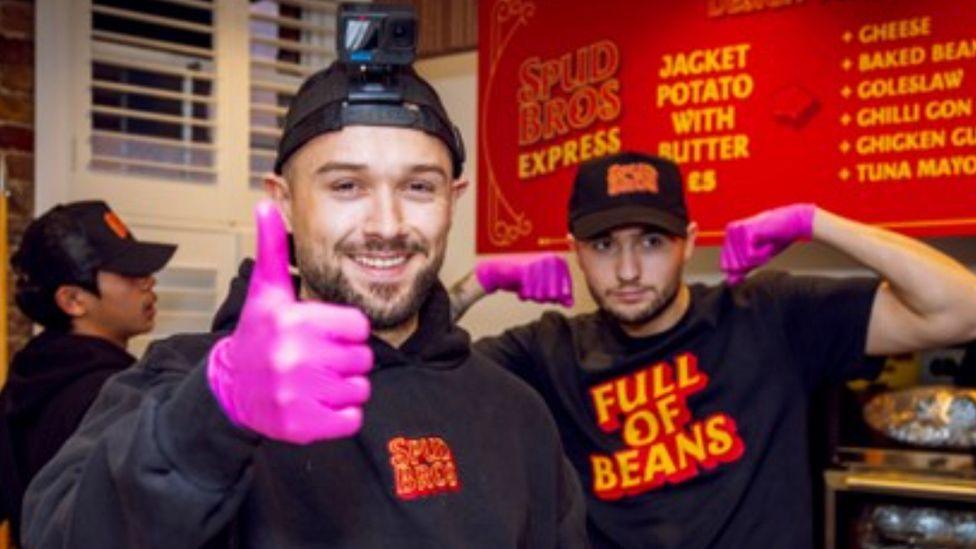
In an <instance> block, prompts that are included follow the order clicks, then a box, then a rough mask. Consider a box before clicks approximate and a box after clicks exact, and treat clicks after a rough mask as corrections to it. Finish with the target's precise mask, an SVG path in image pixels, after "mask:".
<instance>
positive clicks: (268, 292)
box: [207, 200, 373, 444]
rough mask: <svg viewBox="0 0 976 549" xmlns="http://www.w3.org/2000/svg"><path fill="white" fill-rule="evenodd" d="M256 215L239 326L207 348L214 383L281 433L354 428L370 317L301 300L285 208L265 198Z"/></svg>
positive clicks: (266, 430) (294, 437) (256, 426)
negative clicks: (251, 268) (291, 267)
mask: <svg viewBox="0 0 976 549" xmlns="http://www.w3.org/2000/svg"><path fill="white" fill-rule="evenodd" d="M254 216H255V221H256V222H257V259H256V260H255V265H254V271H253V273H252V274H251V282H250V286H249V287H248V291H247V301H245V303H244V309H243V311H242V312H241V317H240V321H239V322H238V324H237V328H236V329H235V330H234V333H232V334H231V335H229V336H227V337H225V338H223V339H221V340H220V341H218V342H217V344H216V345H215V346H214V348H213V349H212V350H211V352H210V357H209V360H208V362H207V379H208V381H209V382H210V388H211V390H212V391H213V393H214V395H215V396H216V398H217V401H218V402H219V403H220V406H221V407H222V408H223V409H224V412H226V414H227V417H229V418H230V420H231V421H233V422H234V423H235V424H237V425H240V426H243V427H246V428H248V429H251V430H252V431H255V432H256V433H258V434H261V435H264V436H266V437H268V438H271V439H274V440H279V441H284V442H291V443H295V444H308V443H311V442H315V441H317V440H325V439H332V438H339V437H345V436H349V435H353V434H355V433H356V432H357V431H359V428H360V427H361V426H362V422H363V413H362V406H363V404H364V403H365V402H366V401H367V400H368V399H369V392H370V386H369V381H368V380H367V379H366V377H365V376H366V373H367V372H368V371H369V370H370V368H372V366H373V353H372V351H371V350H370V348H369V347H368V346H367V345H366V340H367V338H368V337H369V332H370V326H369V320H367V318H366V316H365V315H363V313H362V312H360V311H359V310H357V309H354V308H352V307H344V306H339V305H331V304H328V303H321V302H310V301H304V302H300V301H298V300H297V299H296V298H295V290H294V287H293V285H292V280H291V276H290V275H289V273H288V244H287V241H286V239H285V227H284V224H283V222H282V220H281V215H280V214H279V213H278V210H277V209H276V208H275V206H274V205H273V204H272V203H271V202H270V201H268V200H265V201H262V202H261V203H260V204H258V205H257V207H255V209H254Z"/></svg>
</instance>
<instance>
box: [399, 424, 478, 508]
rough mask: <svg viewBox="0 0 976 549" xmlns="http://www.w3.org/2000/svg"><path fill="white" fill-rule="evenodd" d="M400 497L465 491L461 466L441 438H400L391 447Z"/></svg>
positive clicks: (413, 497)
mask: <svg viewBox="0 0 976 549" xmlns="http://www.w3.org/2000/svg"><path fill="white" fill-rule="evenodd" d="M387 449H388V450H389V451H390V465H391V466H393V479H394V482H395V484H396V486H395V490H396V495H397V497H399V498H400V499H405V500H410V499H415V498H420V497H427V496H433V495H437V494H441V493H444V492H457V491H459V490H460V489H461V479H460V478H459V477H458V468H457V463H456V462H455V461H454V454H453V453H452V452H451V448H450V447H449V446H448V445H447V442H445V441H444V439H442V438H441V437H420V438H406V437H396V438H394V439H391V440H390V442H389V444H388V445H387Z"/></svg>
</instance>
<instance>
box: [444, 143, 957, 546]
mask: <svg viewBox="0 0 976 549" xmlns="http://www.w3.org/2000/svg"><path fill="white" fill-rule="evenodd" d="M569 230H570V232H571V233H572V236H573V242H572V249H573V251H574V252H575V255H576V259H577V262H578V264H579V267H580V270H581V271H582V273H583V276H584V277H585V279H586V284H587V286H588V288H589V291H590V294H591V295H592V296H593V299H594V300H595V301H596V303H597V305H598V306H599V310H597V311H596V312H593V313H588V314H582V315H577V316H573V317H567V316H565V315H563V314H561V313H559V312H546V313H545V314H544V315H543V317H542V318H541V319H540V320H538V321H536V322H532V323H530V324H527V325H524V326H520V327H516V328H512V329H509V330H507V331H505V332H504V333H502V334H501V335H500V336H498V337H489V338H485V339H482V340H480V341H478V342H476V343H475V350H476V351H478V352H480V353H481V354H483V355H485V356H487V357H488V358H491V359H492V360H493V361H495V362H497V363H499V364H502V365H504V366H505V367H506V368H507V369H508V370H510V371H512V372H514V373H515V374H517V375H519V376H521V377H522V378H523V379H525V380H526V381H527V382H529V383H530V384H531V385H533V386H534V387H535V388H536V389H537V390H538V391H539V393H540V394H541V395H542V396H543V397H544V398H545V399H546V402H547V403H548V405H549V408H550V410H551V411H552V412H553V415H554V416H555V418H556V421H557V423H558V424H559V428H560V433H561V436H562V439H563V444H564V446H565V448H566V452H567V454H568V455H569V457H570V460H571V461H572V462H573V465H574V466H575V469H576V471H577V473H578V474H579V476H580V478H581V480H582V484H583V485H584V487H585V492H586V494H587V507H588V514H589V528H590V537H591V541H592V542H593V544H594V546H595V547H624V548H641V547H654V548H682V549H694V548H704V547H712V548H723V549H724V548H729V547H776V548H779V547H789V548H791V549H796V548H799V549H802V548H805V547H812V544H813V539H814V536H813V532H812V519H811V516H812V509H811V501H812V495H811V486H810V484H811V477H810V471H809V463H808V461H809V456H808V451H807V444H808V437H807V429H808V423H807V419H808V416H807V414H808V409H809V407H808V400H809V398H810V395H811V393H812V392H813V391H814V390H815V389H816V388H818V387H820V386H822V385H824V384H827V383H840V382H842V381H843V380H846V379H849V378H854V377H867V378H873V377H874V376H875V375H876V374H877V373H878V368H879V367H880V365H881V362H880V361H878V360H873V359H871V358H868V357H879V356H884V355H890V354H896V353H903V352H907V351H914V350H919V349H924V348H931V347H941V346H944V345H950V344H954V343H958V342H962V341H967V340H971V339H973V338H974V337H976V276H974V275H973V273H971V272H970V271H968V270H967V269H966V268H964V267H963V266H962V265H960V264H959V263H957V262H956V261H954V260H952V259H951V258H949V257H947V256H946V255H944V254H942V253H940V252H938V251H936V250H934V249H932V248H931V247H929V246H926V245H925V244H922V243H921V242H918V241H917V240H913V239H911V238H907V237H905V236H901V235H898V234H895V233H892V232H889V231H886V230H882V229H879V228H876V227H872V226H868V225H864V224H861V223H858V222H855V221H852V220H849V219H845V218H842V217H840V216H838V215H835V214H832V213H830V212H828V211H826V210H823V209H821V208H818V207H816V206H814V205H812V204H794V205H790V206H784V207H780V208H775V209H772V210H768V211H765V212H762V213H760V214H758V215H756V216H753V217H750V218H748V219H744V220H740V221H736V222H733V223H731V224H729V226H728V227H727V228H726V235H725V242H724V245H723V247H722V251H721V268H722V270H723V271H724V272H725V274H726V277H727V281H726V283H724V284H720V285H716V286H706V285H702V284H693V285H688V284H686V283H685V281H684V279H683V270H684V267H685V265H686V264H687V262H688V261H689V259H690V258H691V256H692V253H693V251H694V246H695V236H696V233H697V226H696V224H695V223H694V222H693V221H691V220H690V219H689V217H688V212H687V209H686V206H685V199H684V192H683V184H682V180H681V176H680V172H679V170H678V167H677V166H676V165H675V164H674V163H672V162H670V161H667V160H664V159H661V158H658V157H654V156H650V155H645V154H641V153H632V152H626V153H620V154H617V155H613V156H609V157H605V158H602V159H598V160H594V161H590V162H588V163H585V164H583V165H581V166H580V168H579V170H578V173H577V175H576V178H575V182H574V185H573V192H572V196H571V198H570V202H569ZM805 240H816V241H818V242H820V243H822V244H825V245H827V246H830V247H832V248H834V249H836V250H839V251H841V252H843V253H845V254H847V255H849V256H850V257H852V258H854V259H855V260H857V261H858V262H860V263H861V264H862V265H864V266H865V267H866V268H868V269H870V270H873V271H874V272H876V273H877V274H878V275H879V276H880V278H869V277H865V278H837V279H834V278H824V277H811V276H793V275H790V274H786V273H782V272H763V273H760V274H757V275H756V276H748V274H749V273H750V271H752V270H753V269H755V268H757V267H760V266H762V265H764V264H765V263H766V262H768V261H769V260H770V259H771V258H773V257H774V256H776V255H777V254H778V253H780V252H781V251H783V250H784V249H786V248H787V247H788V246H790V245H791V244H792V243H794V242H797V241H805ZM558 264H559V261H558V260H556V261H554V260H553V257H551V256H550V257H542V258H538V257H531V258H522V259H519V260H512V259H510V258H506V257H501V258H488V259H485V260H483V261H481V262H479V263H478V264H477V265H476V268H475V270H474V271H473V272H472V273H471V274H469V275H468V276H467V277H466V278H464V279H463V280H462V281H461V282H460V283H458V284H457V285H456V286H455V287H454V288H453V290H452V295H453V299H454V310H455V313H456V314H461V313H463V311H464V310H465V309H466V308H467V307H468V306H470V305H471V304H472V303H474V302H475V301H477V300H478V299H480V298H481V297H483V296H484V295H486V293H488V292H493V291H498V290H503V291H511V292H518V293H520V295H521V294H522V293H524V291H525V288H526V287H530V288H540V287H541V288H550V289H552V290H551V291H549V292H548V294H546V295H545V296H543V295H539V294H536V295H535V297H534V299H535V300H540V299H541V300H548V301H553V302H566V301H568V299H569V296H568V295H567V293H566V292H565V291H564V290H560V289H561V288H565V287H566V286H567V284H566V283H565V277H566V269H565V267H559V266H558ZM529 273H531V275H530V274H529Z"/></svg>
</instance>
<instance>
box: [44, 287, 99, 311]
mask: <svg viewBox="0 0 976 549" xmlns="http://www.w3.org/2000/svg"><path fill="white" fill-rule="evenodd" d="M92 299H97V298H95V296H94V295H93V294H92V293H91V292H89V291H88V290H85V289H84V288H82V287H81V286H75V285H74V284H62V285H61V286H58V289H57V290H55V291H54V303H55V304H56V305H57V306H58V308H59V309H61V310H62V311H64V314H66V315H68V316H70V317H71V318H80V317H83V316H85V315H86V314H88V310H89V309H90V308H91V304H92Z"/></svg>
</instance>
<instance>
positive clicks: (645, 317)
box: [587, 277, 681, 326]
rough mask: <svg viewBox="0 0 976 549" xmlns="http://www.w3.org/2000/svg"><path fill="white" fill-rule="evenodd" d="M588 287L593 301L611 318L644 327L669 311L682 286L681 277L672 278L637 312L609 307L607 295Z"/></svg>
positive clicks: (629, 324)
mask: <svg viewBox="0 0 976 549" xmlns="http://www.w3.org/2000/svg"><path fill="white" fill-rule="evenodd" d="M587 286H588V287H589V289H590V295H591V296H593V300H594V301H596V303H597V305H599V306H600V309H602V310H603V311H604V312H605V313H607V314H608V315H610V317H611V318H613V319H614V320H616V321H617V322H619V323H621V324H624V325H627V326H642V325H644V324H647V323H648V322H651V321H652V320H654V319H656V318H657V317H659V316H661V314H663V313H664V312H665V311H667V310H668V307H670V306H671V304H672V303H674V300H675V299H676V298H677V297H678V290H679V289H680V286H681V284H680V278H679V277H674V278H672V279H671V280H669V281H667V282H666V283H665V284H664V285H663V286H662V287H661V290H660V291H655V292H654V298H653V299H652V300H651V302H650V303H648V304H647V306H645V307H644V308H642V309H639V310H636V311H622V310H620V309H617V308H615V307H613V306H612V305H609V304H608V299H607V297H606V296H605V295H603V294H601V293H599V292H597V291H596V290H595V289H594V288H593V286H591V285H589V283H587Z"/></svg>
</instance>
